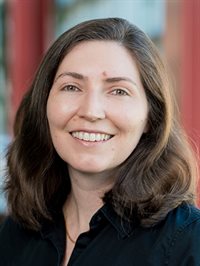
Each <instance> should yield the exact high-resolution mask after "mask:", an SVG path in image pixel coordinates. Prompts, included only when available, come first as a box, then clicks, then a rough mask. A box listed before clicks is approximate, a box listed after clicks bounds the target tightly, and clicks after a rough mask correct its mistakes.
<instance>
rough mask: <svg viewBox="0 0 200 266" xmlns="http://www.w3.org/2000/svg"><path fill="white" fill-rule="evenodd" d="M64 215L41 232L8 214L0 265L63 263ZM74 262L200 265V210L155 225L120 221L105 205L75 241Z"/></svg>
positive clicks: (74, 265) (72, 265)
mask: <svg viewBox="0 0 200 266" xmlns="http://www.w3.org/2000/svg"><path fill="white" fill-rule="evenodd" d="M65 236H66V230H65V222H64V217H63V215H62V214H60V215H58V216H57V217H56V219H55V223H53V224H45V225H44V226H43V228H42V230H41V232H33V231H28V230H26V229H23V228H22V227H21V226H20V225H18V224H17V223H15V222H14V221H13V220H12V219H11V218H8V219H7V220H6V221H5V222H4V224H3V225H2V226H1V229H0V266H33V265H34V266H35V265H37V266H45V265H47V266H61V265H62V261H63V257H64V253H65V247H66V245H67V243H66V237H65ZM68 265H69V266H112V265H113V266H143V265H144V266H146V265H147V266H159V265H165V266H167V265H171V266H200V210H198V209H197V208H195V207H193V206H191V205H188V204H182V205H180V206H179V207H178V208H176V209H175V210H173V211H171V212H170V213H169V214H168V215H167V217H166V218H165V220H163V221H162V222H160V223H159V224H157V225H156V226H153V227H151V228H143V227H141V226H139V225H138V224H137V223H136V222H134V221H133V222H132V223H129V222H126V221H124V220H123V219H121V218H120V217H119V216H118V215H117V214H116V213H115V212H114V210H113V209H112V208H111V206H109V205H104V206H103V207H102V208H101V209H100V210H99V211H98V212H97V213H96V214H95V215H94V216H93V217H92V219H91V221H90V230H89V231H88V232H85V233H82V234H81V235H80V236H79V237H78V239H77V241H76V244H75V248H74V250H73V252H72V255H71V258H70V260H69V263H68Z"/></svg>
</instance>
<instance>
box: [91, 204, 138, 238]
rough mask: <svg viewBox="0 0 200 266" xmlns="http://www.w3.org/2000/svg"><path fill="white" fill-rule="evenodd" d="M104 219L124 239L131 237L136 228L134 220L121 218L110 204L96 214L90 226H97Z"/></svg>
mask: <svg viewBox="0 0 200 266" xmlns="http://www.w3.org/2000/svg"><path fill="white" fill-rule="evenodd" d="M102 219H106V220H107V221H108V222H109V223H110V224H111V225H112V226H113V227H114V228H115V229H116V230H117V232H118V233H119V235H120V236H121V237H122V238H126V237H129V236H130V235H131V234H132V233H133V231H134V228H135V227H136V222H135V221H134V220H133V221H127V220H125V219H123V218H121V217H120V216H119V215H118V214H117V213H116V212H115V211H114V210H113V207H112V206H111V205H109V204H105V205H104V206H103V207H102V208H101V209H99V210H98V211H97V212H96V214H95V215H94V216H93V218H92V220H91V222H90V226H95V224H96V223H98V222H100V221H101V220H102Z"/></svg>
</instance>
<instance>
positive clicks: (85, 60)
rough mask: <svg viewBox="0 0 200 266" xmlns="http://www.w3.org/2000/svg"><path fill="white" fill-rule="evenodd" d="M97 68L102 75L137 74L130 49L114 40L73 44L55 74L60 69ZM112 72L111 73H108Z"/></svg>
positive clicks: (60, 70)
mask: <svg viewBox="0 0 200 266" xmlns="http://www.w3.org/2000/svg"><path fill="white" fill-rule="evenodd" d="M89 68H90V69H91V68H92V69H96V70H97V69H98V70H99V71H101V74H102V76H104V77H106V76H108V75H109V74H113V75H125V74H126V75H127V74H128V75H131V76H139V71H138V67H137V63H136V60H135V59H134V57H133V55H131V53H130V51H128V50H127V49H126V48H125V47H124V46H122V45H121V44H120V43H118V42H115V41H84V42H81V43H79V44H77V45H76V46H74V47H73V48H72V49H71V50H70V51H69V52H68V53H67V54H66V55H65V57H64V58H63V60H62V62H61V63H60V65H59V67H58V70H57V74H59V73H60V72H62V71H67V70H68V71H81V72H82V71H86V70H88V69H89ZM110 72H112V73H110Z"/></svg>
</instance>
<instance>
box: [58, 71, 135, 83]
mask: <svg viewBox="0 0 200 266" xmlns="http://www.w3.org/2000/svg"><path fill="white" fill-rule="evenodd" d="M65 76H70V77H73V78H75V79H79V80H86V79H88V78H87V77H86V76H84V75H82V74H80V73H77V72H63V73H61V74H60V75H58V77H56V79H55V81H54V82H56V81H57V80H58V79H59V78H62V77H65ZM119 81H127V82H130V83H132V84H133V85H135V86H136V87H138V86H137V84H136V82H135V81H134V80H132V79H131V78H128V77H110V78H106V79H105V82H108V83H113V82H119Z"/></svg>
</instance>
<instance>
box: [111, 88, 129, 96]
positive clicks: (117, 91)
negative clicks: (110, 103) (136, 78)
mask: <svg viewBox="0 0 200 266" xmlns="http://www.w3.org/2000/svg"><path fill="white" fill-rule="evenodd" d="M112 94H113V95H119V96H127V95H128V93H127V92H126V91H125V90H123V89H115V90H113V91H112Z"/></svg>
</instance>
